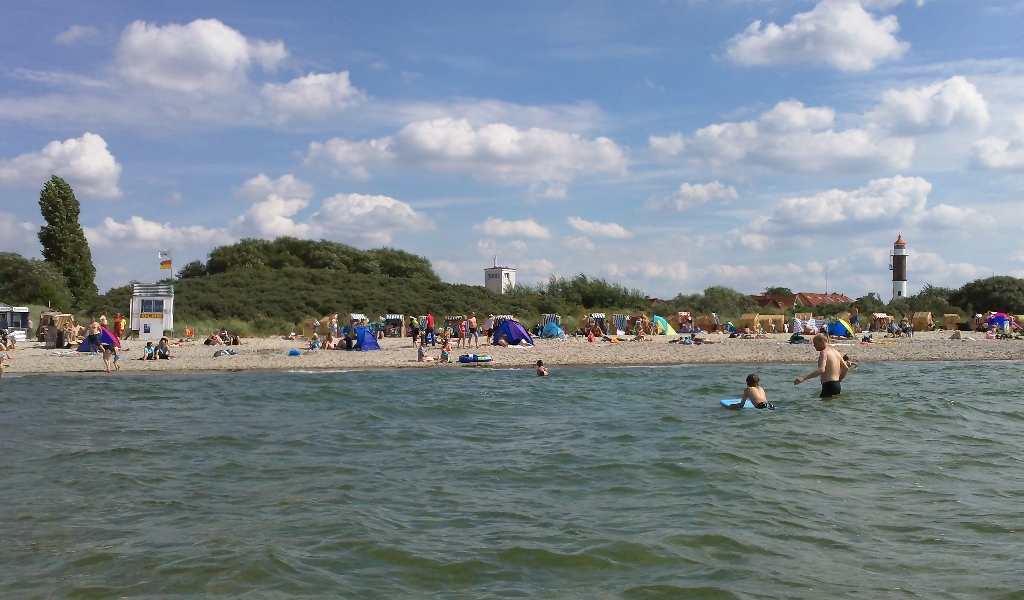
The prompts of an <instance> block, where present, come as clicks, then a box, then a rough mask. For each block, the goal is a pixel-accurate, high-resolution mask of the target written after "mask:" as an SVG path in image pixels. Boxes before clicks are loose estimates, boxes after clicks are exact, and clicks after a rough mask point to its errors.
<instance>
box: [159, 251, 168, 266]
mask: <svg viewBox="0 0 1024 600" xmlns="http://www.w3.org/2000/svg"><path fill="white" fill-rule="evenodd" d="M157 257H158V258H159V259H160V268H161V269H170V268H171V251H170V250H161V251H160V252H158V253H157Z"/></svg>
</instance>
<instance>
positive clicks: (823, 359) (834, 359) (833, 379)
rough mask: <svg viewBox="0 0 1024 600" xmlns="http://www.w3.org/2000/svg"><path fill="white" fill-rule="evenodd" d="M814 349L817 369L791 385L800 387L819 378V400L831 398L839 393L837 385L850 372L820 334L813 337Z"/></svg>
mask: <svg viewBox="0 0 1024 600" xmlns="http://www.w3.org/2000/svg"><path fill="white" fill-rule="evenodd" d="M813 343H814V349H815V350H817V351H818V368H817V369H815V370H814V371H813V372H811V373H808V374H807V375H804V376H803V377H797V378H796V380H795V381H793V385H800V384H801V383H803V382H805V381H807V380H808V379H810V378H812V377H818V376H820V377H821V396H819V397H820V398H831V397H832V396H838V395H839V394H840V393H841V391H842V390H841V389H840V386H839V383H840V382H841V381H842V380H843V378H845V377H846V374H847V373H848V372H849V371H850V367H849V366H847V364H846V361H845V360H843V357H842V356H841V355H840V354H839V352H838V351H837V350H836V349H835V348H833V347H831V346H829V345H828V338H826V337H825V336H824V335H822V334H820V333H819V334H818V335H816V336H814V341H813Z"/></svg>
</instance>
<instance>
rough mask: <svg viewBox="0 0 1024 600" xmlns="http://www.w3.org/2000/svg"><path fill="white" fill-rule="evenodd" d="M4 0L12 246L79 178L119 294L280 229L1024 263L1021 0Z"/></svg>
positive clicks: (942, 277)
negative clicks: (900, 250) (51, 184)
mask: <svg viewBox="0 0 1024 600" xmlns="http://www.w3.org/2000/svg"><path fill="white" fill-rule="evenodd" d="M0 12H2V14H3V15H4V18H3V19H0V251H14V252H20V253H22V254H24V255H26V256H35V257H38V256H40V250H41V248H40V246H39V242H38V238H37V237H36V232H37V231H38V229H39V227H40V226H41V225H42V217H41V216H40V213H39V207H38V199H39V190H40V189H41V188H42V186H43V184H44V183H45V182H46V181H47V180H48V179H49V177H50V175H51V174H57V175H59V176H61V177H63V178H64V179H65V180H67V181H68V182H69V183H70V184H71V185H72V187H73V188H74V190H75V192H76V195H77V197H78V199H79V200H80V201H81V205H82V214H81V223H82V226H83V227H84V228H85V232H86V236H87V238H88V239H89V243H90V246H91V248H92V252H93V260H94V262H95V263H96V267H97V284H98V285H99V287H100V289H101V291H103V290H106V289H108V288H110V287H114V286H118V285H123V284H125V283H127V282H128V281H131V280H138V281H154V280H157V279H159V278H161V277H163V276H164V275H165V274H166V271H164V272H163V273H161V272H160V271H159V270H158V263H159V261H158V259H157V252H158V251H159V250H165V249H170V250H171V251H172V254H173V258H174V264H175V268H176V269H177V268H180V267H182V266H184V265H185V264H186V263H188V262H189V261H192V260H196V259H199V260H204V259H205V258H206V256H207V254H208V252H209V251H210V250H211V249H212V248H214V247H216V246H219V245H224V244H229V243H233V242H235V241H237V240H239V239H242V238H252V237H257V238H266V239H273V238H275V237H278V236H284V235H290V236H296V237H300V238H309V239H329V240H333V241H338V242H343V243H346V244H351V245H353V246H356V247H359V248H373V247H380V246H385V245H386V246H391V247H395V248H400V249H403V250H406V251H409V252H413V253H416V254H420V255H423V256H426V257H427V258H429V259H430V260H431V262H432V263H433V265H434V268H435V270H436V271H437V272H438V274H439V275H440V276H441V277H442V278H443V279H445V280H446V281H450V282H459V283H470V284H478V285H482V284H483V269H484V268H485V267H488V266H491V264H492V261H493V260H494V257H495V256H496V257H497V261H498V263H499V264H501V265H507V266H511V267H514V268H516V269H517V270H518V272H517V275H518V280H519V282H520V283H532V282H537V281H541V280H546V279H547V278H548V276H550V275H557V276H572V275H574V274H576V273H580V272H583V273H586V274H588V275H593V276H597V277H602V278H605V279H607V280H609V281H614V282H617V283H621V284H623V285H626V286H628V287H637V288H640V289H642V290H644V291H645V292H647V293H648V294H650V295H652V296H656V297H661V298H670V297H672V296H674V295H676V294H678V293H693V292H696V291H700V290H703V289H705V288H706V287H708V286H711V285H726V286H730V287H733V288H735V289H738V290H741V291H744V292H746V293H757V292H759V291H760V290H762V289H764V288H765V287H768V286H784V287H789V288H792V289H794V290H796V291H809V292H823V291H826V289H827V291H829V292H833V291H835V292H841V293H846V294H847V295H850V296H852V297H856V296H860V295H863V294H866V293H869V292H875V293H879V294H880V295H881V296H882V298H883V299H884V300H888V299H889V298H890V297H891V295H892V284H891V272H890V271H889V269H888V263H889V252H890V251H891V249H892V244H893V242H894V241H895V240H896V237H897V236H898V235H900V234H902V236H903V238H904V239H905V240H906V241H907V248H908V250H909V253H910V257H909V260H908V279H909V291H910V292H911V293H914V292H915V291H917V290H919V289H920V288H921V287H922V286H923V285H925V284H931V285H943V286H959V285H962V284H963V283H964V282H966V281H969V280H972V279H976V278H979V277H986V276H990V275H992V274H994V273H995V274H1009V275H1015V276H1024V248H1022V243H1021V239H1022V236H1021V234H1020V225H1021V223H1022V222H1024V56H1022V55H1024V37H1022V36H1021V35H1020V31H1021V30H1022V29H1024V2H1022V1H1020V0H1006V1H999V0H991V1H982V0H925V1H922V0H906V1H900V0H820V1H818V2H813V1H800V0H774V1H773V0H676V1H670V0H660V1H650V2H629V3H623V2H601V1H598V0H586V1H585V2H584V1H581V2H571V1H565V2H556V3H552V2H534V1H530V0H519V1H517V2H507V3H497V2H486V3H475V2H444V1H441V2H432V3H424V2H412V1H410V2H398V1H394V2H332V3H324V2H303V1H293V2H288V3H272V2H215V1H209V0H206V1H203V2H190V1H181V2H175V3H141V2H117V1H107V2H102V3H100V2H89V1H81V0H76V1H74V2H64V1H60V2H58V1H39V2H31V3H15V2H10V1H7V0H3V1H2V2H0ZM826 277H827V282H826ZM826 286H827V287H826Z"/></svg>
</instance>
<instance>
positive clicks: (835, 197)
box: [726, 176, 992, 250]
mask: <svg viewBox="0 0 1024 600" xmlns="http://www.w3.org/2000/svg"><path fill="white" fill-rule="evenodd" d="M931 190H932V184H931V183H929V182H928V181H926V180H925V179H922V178H920V177H903V176H896V177H892V178H886V179H875V180H872V181H870V182H868V184H867V185H865V186H863V187H861V188H858V189H855V190H849V191H847V190H839V189H832V190H828V191H824V192H821V193H818V194H814V195H813V196H806V197H796V198H786V199H784V200H782V201H781V202H779V203H778V204H776V205H775V206H774V207H773V208H772V209H771V210H770V211H769V212H768V213H767V214H763V215H760V216H758V217H756V218H754V219H752V220H751V221H749V222H748V223H747V224H746V225H745V226H744V227H742V228H736V229H733V230H731V231H729V232H728V234H727V235H726V238H727V239H729V240H732V241H733V242H735V243H738V244H739V245H740V246H743V247H745V248H749V249H751V250H765V249H768V248H771V247H773V246H774V245H775V243H776V242H777V241H778V240H779V239H786V240H790V241H791V242H793V243H796V244H798V245H806V246H808V247H809V246H810V244H811V243H812V242H811V235H809V233H808V232H819V233H821V234H827V235H830V236H833V237H838V236H846V235H850V234H853V233H857V234H858V235H862V234H864V233H865V232H866V231H871V230H874V229H878V228H886V229H891V228H892V227H894V226H895V227H903V228H908V227H913V228H918V229H922V230H927V231H932V232H934V231H937V230H949V231H964V230H965V229H967V228H972V229H974V230H977V229H979V228H984V227H988V226H990V225H992V222H991V220H990V219H987V218H986V217H985V216H984V215H983V214H981V213H979V212H978V211H977V210H975V209H973V208H962V207H957V206H950V205H948V204H939V205H938V206H935V207H934V208H930V209H929V208H928V206H927V204H928V194H929V193H930V192H931ZM904 231H906V229H904ZM799 232H803V233H804V234H805V235H802V236H800V237H799V238H796V239H794V234H795V233H799Z"/></svg>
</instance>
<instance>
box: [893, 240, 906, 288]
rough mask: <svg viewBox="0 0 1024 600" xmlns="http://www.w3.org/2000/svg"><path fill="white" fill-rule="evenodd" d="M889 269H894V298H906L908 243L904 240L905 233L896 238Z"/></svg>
mask: <svg viewBox="0 0 1024 600" xmlns="http://www.w3.org/2000/svg"><path fill="white" fill-rule="evenodd" d="M889 260H890V263H889V269H891V270H892V299H893V300H895V299H897V298H905V297H906V296H907V243H906V242H904V241H903V234H900V236H899V237H898V238H896V243H895V244H893V245H892V255H891V256H890V257H889Z"/></svg>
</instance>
